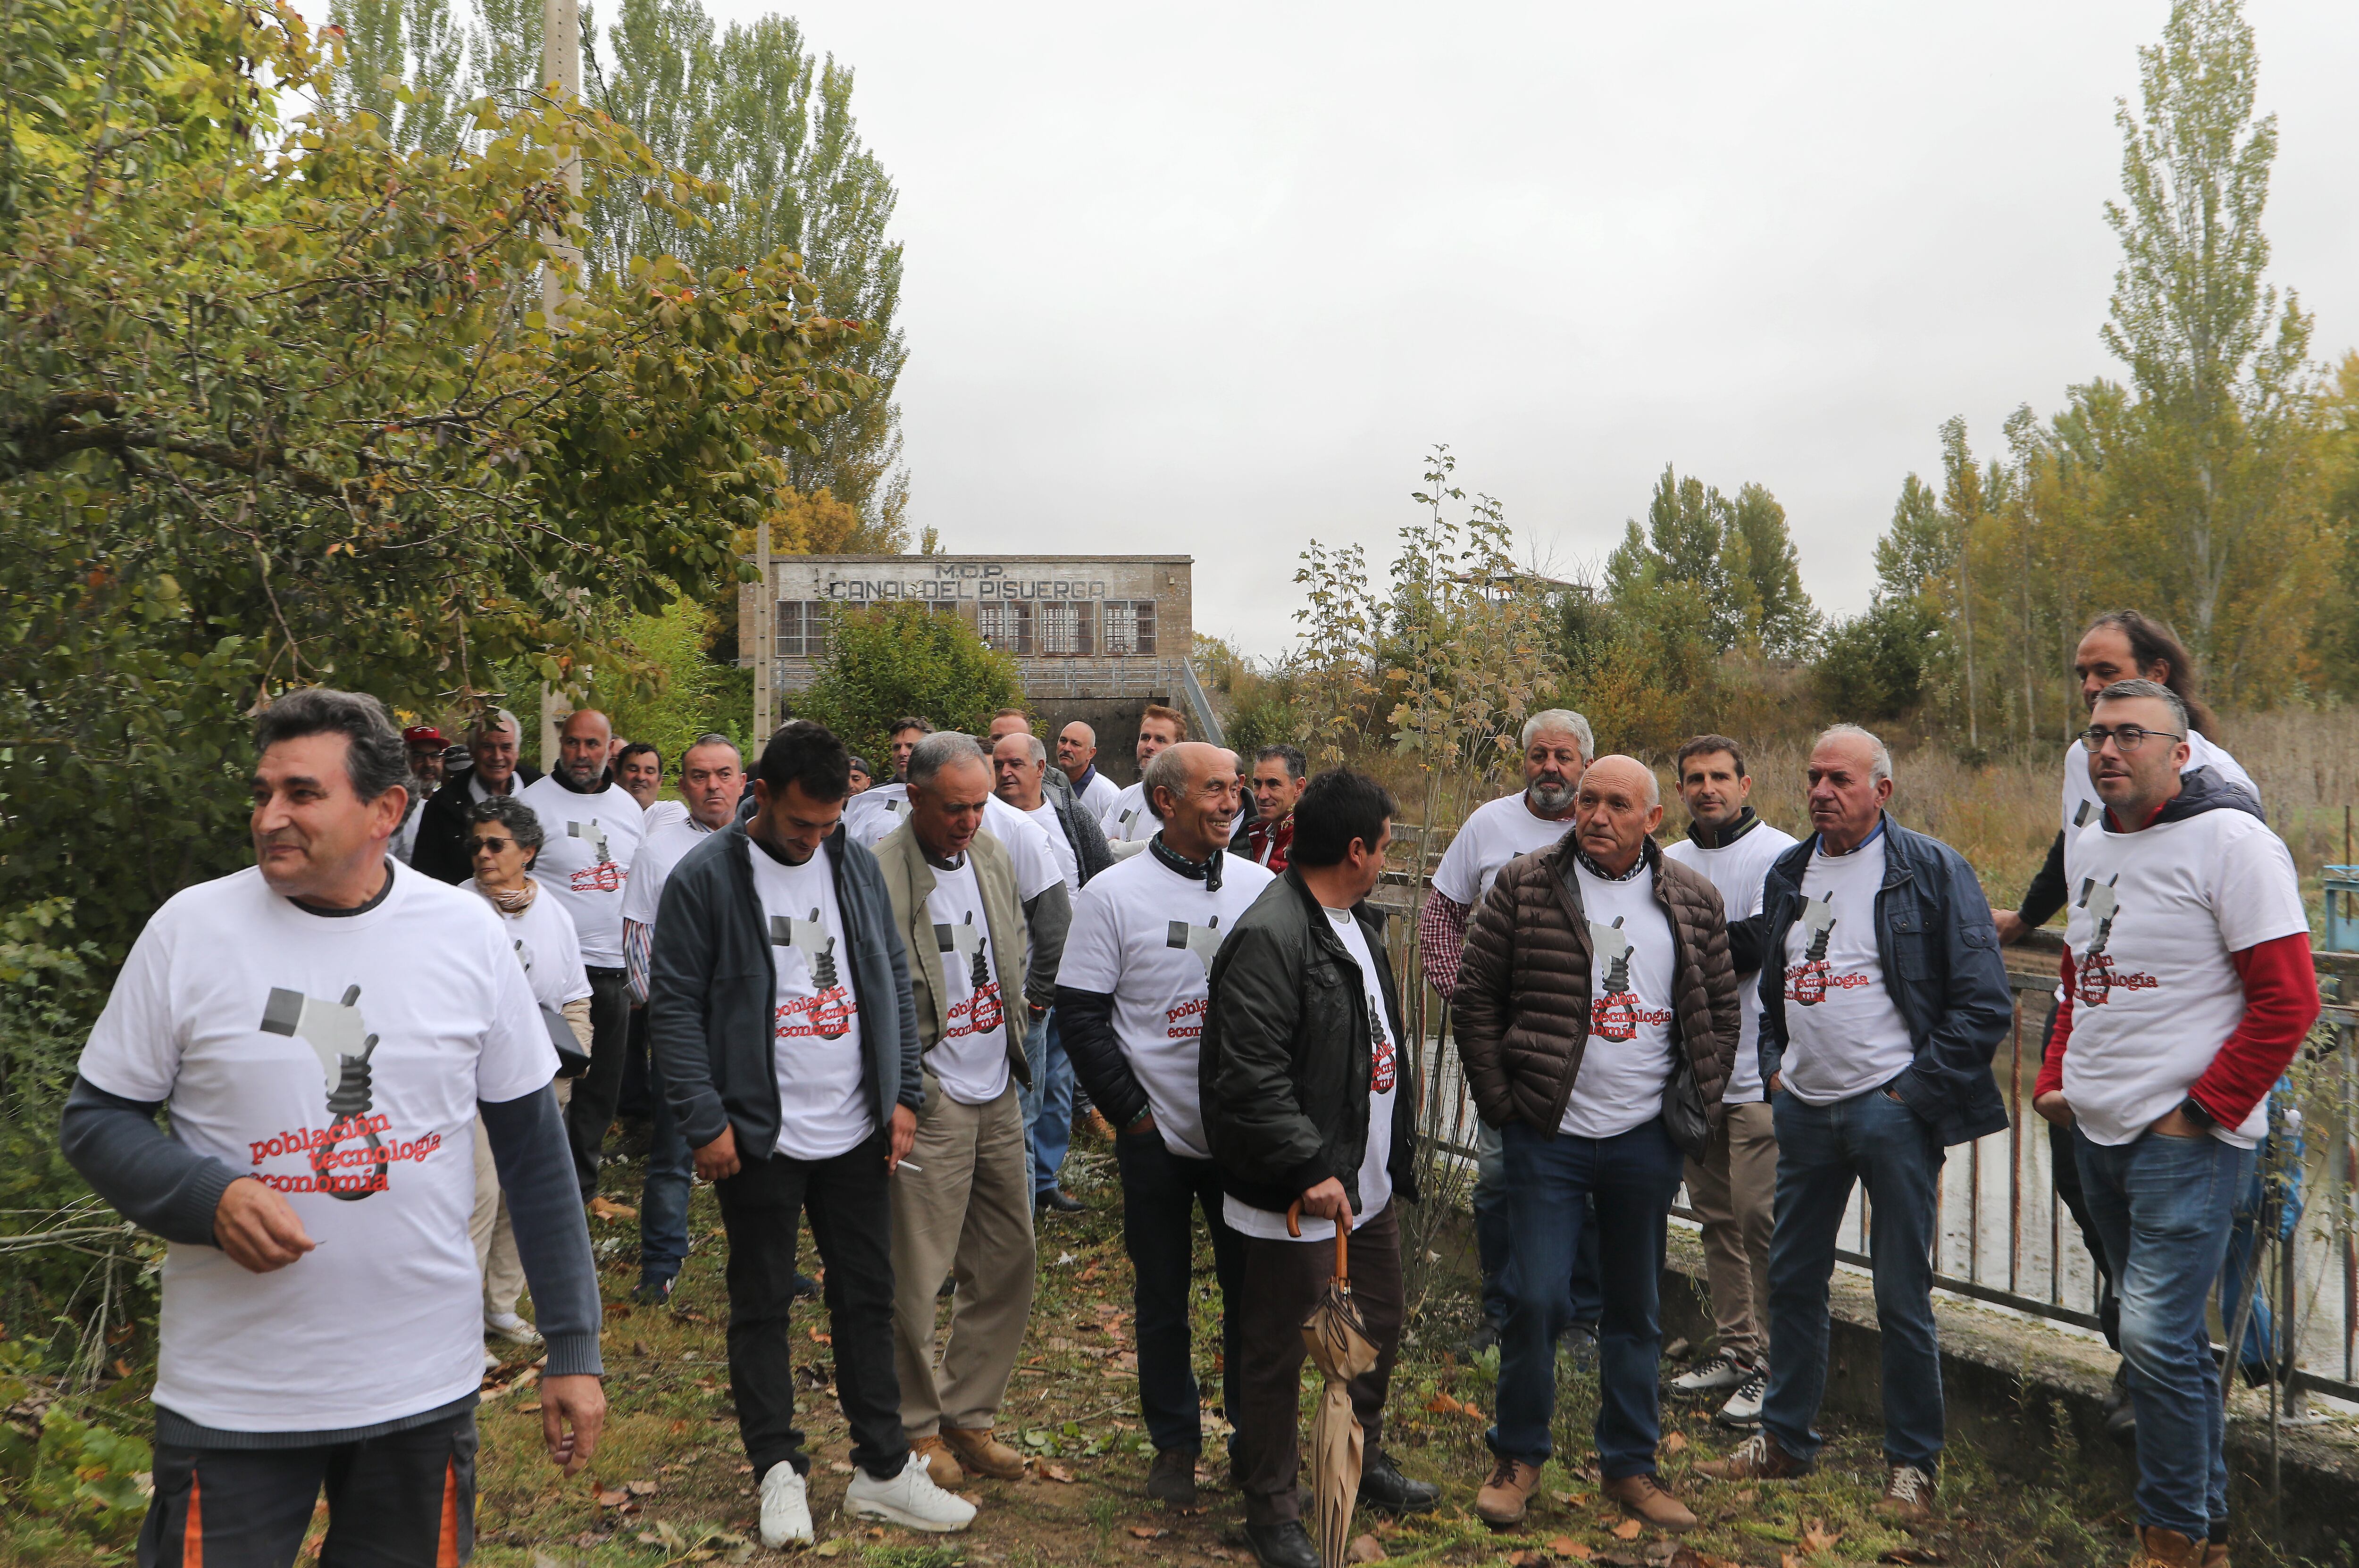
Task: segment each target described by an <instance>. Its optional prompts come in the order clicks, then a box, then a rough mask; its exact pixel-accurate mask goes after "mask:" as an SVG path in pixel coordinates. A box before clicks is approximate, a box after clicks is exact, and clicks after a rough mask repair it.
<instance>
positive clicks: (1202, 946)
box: [1163, 914, 1221, 975]
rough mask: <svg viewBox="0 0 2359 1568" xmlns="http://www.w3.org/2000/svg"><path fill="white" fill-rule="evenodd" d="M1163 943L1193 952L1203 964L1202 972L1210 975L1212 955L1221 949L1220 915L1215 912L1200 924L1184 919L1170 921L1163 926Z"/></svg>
mask: <svg viewBox="0 0 2359 1568" xmlns="http://www.w3.org/2000/svg"><path fill="white" fill-rule="evenodd" d="M1163 945H1164V946H1166V947H1172V948H1180V949H1185V950H1186V951H1188V952H1190V953H1193V954H1194V955H1195V956H1196V961H1197V962H1198V963H1200V964H1201V965H1203V966H1204V973H1205V974H1207V975H1210V974H1211V973H1212V956H1213V955H1214V954H1216V953H1218V952H1219V951H1220V950H1221V917H1220V916H1219V915H1217V914H1216V915H1214V916H1212V919H1210V920H1208V921H1206V922H1205V923H1204V924H1203V925H1190V923H1188V922H1187V921H1185V920H1175V921H1172V922H1171V923H1170V924H1169V925H1167V926H1166V927H1165V928H1164V932H1163Z"/></svg>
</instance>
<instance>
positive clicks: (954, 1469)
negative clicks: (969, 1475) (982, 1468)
mask: <svg viewBox="0 0 2359 1568" xmlns="http://www.w3.org/2000/svg"><path fill="white" fill-rule="evenodd" d="M909 1449H910V1452H912V1453H914V1454H917V1455H918V1457H919V1458H920V1459H923V1460H924V1461H925V1462H926V1474H927V1475H929V1476H932V1477H933V1481H934V1485H935V1486H937V1487H940V1488H941V1489H942V1490H943V1491H945V1492H947V1491H949V1490H950V1489H951V1487H962V1486H964V1485H966V1472H965V1471H964V1470H962V1469H961V1468H960V1467H959V1462H958V1455H957V1454H952V1453H951V1451H950V1450H949V1449H948V1448H946V1447H944V1446H943V1444H942V1440H941V1439H940V1437H939V1436H937V1437H919V1438H912V1439H911V1440H910V1442H909Z"/></svg>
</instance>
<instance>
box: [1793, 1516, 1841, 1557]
mask: <svg viewBox="0 0 2359 1568" xmlns="http://www.w3.org/2000/svg"><path fill="white" fill-rule="evenodd" d="M1842 1539H1843V1537H1842V1536H1841V1535H1840V1534H1838V1533H1836V1532H1834V1531H1832V1530H1828V1529H1827V1525H1826V1521H1825V1520H1824V1519H1812V1520H1811V1521H1810V1523H1808V1524H1806V1525H1804V1526H1803V1527H1802V1551H1803V1552H1804V1553H1805V1554H1806V1555H1807V1554H1809V1553H1812V1552H1825V1551H1827V1550H1828V1549H1830V1548H1831V1547H1832V1546H1833V1545H1834V1543H1835V1542H1836V1541H1841V1540H1842Z"/></svg>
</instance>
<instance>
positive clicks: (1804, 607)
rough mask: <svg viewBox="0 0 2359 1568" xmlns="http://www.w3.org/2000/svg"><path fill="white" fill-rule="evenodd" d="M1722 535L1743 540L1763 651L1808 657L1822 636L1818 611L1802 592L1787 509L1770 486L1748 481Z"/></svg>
mask: <svg viewBox="0 0 2359 1568" xmlns="http://www.w3.org/2000/svg"><path fill="white" fill-rule="evenodd" d="M1723 531H1724V532H1733V533H1734V535H1735V536H1736V537H1737V538H1739V539H1741V540H1743V541H1744V545H1745V570H1746V572H1747V574H1748V575H1749V576H1750V577H1751V578H1752V579H1753V581H1752V586H1753V602H1754V604H1755V606H1756V622H1755V624H1754V627H1753V634H1754V636H1755V637H1756V639H1757V640H1758V641H1759V643H1760V644H1761V651H1762V652H1763V653H1765V654H1770V655H1772V656H1774V657H1778V658H1796V657H1799V656H1800V655H1801V654H1805V653H1808V652H1809V651H1810V645H1811V643H1813V642H1814V641H1816V639H1817V637H1818V634H1819V611H1818V609H1817V607H1816V606H1815V605H1813V604H1811V602H1810V594H1809V593H1807V592H1805V591H1804V590H1803V588H1802V563H1801V557H1799V556H1798V555H1797V554H1796V553H1795V550H1794V538H1793V535H1792V534H1791V533H1789V532H1788V529H1787V526H1786V509H1785V508H1784V507H1783V506H1780V505H1779V504H1777V497H1776V496H1774V495H1772V494H1770V493H1769V489H1768V487H1767V485H1763V484H1757V483H1753V482H1749V481H1748V482H1747V483H1746V484H1745V485H1744V486H1743V487H1742V488H1740V489H1739V490H1738V491H1737V492H1736V497H1735V499H1734V501H1732V502H1730V503H1729V509H1728V516H1727V521H1726V523H1725V524H1724V525H1723Z"/></svg>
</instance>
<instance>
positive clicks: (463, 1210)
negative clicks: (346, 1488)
mask: <svg viewBox="0 0 2359 1568" xmlns="http://www.w3.org/2000/svg"><path fill="white" fill-rule="evenodd" d="M392 875H393V886H392V887H391V888H390V889H389V890H388V891H387V892H386V895H385V898H384V900H383V901H382V902H381V903H378V904H377V905H376V906H375V908H373V909H369V910H365V911H364V912H361V913H358V914H346V915H320V914H310V913H309V912H308V911H306V910H303V909H300V908H298V907H297V906H296V905H295V904H293V903H290V902H288V900H286V899H284V898H281V897H279V896H278V895H277V893H274V892H271V891H270V887H269V884H268V883H266V882H265V881H263V879H262V873H261V871H258V870H255V869H252V868H249V869H247V870H245V871H238V872H236V873H234V874H233V875H230V876H226V877H223V878H221V879H220V880H218V881H210V882H203V883H200V884H199V885H198V886H196V887H192V888H189V889H187V890H185V891H184V892H179V893H177V894H175V895H174V896H173V897H172V898H171V899H170V900H169V901H168V903H166V904H165V905H164V907H163V908H161V909H159V910H158V911H157V912H156V914H155V917H154V918H153V919H151V920H150V921H148V923H147V929H146V930H145V931H143V932H141V933H140V935H139V940H138V941H137V942H136V943H135V944H133V946H132V949H131V957H130V958H129V960H128V961H127V962H125V965H124V967H123V973H122V974H121V976H120V977H118V978H117V979H116V980H115V983H114V994H113V995H111V996H110V997H109V998H108V999H107V1003H106V1011H104V1012H103V1013H102V1014H101V1015H100V1017H99V1020H98V1024H97V1026H96V1027H95V1028H93V1029H92V1031H91V1035H90V1043H89V1044H88V1045H87V1046H85V1047H84V1048H83V1051H82V1061H81V1065H80V1071H81V1073H82V1076H83V1077H85V1078H88V1079H89V1080H90V1081H91V1082H92V1084H95V1085H96V1086H97V1087H100V1088H102V1089H104V1090H106V1091H107V1092H108V1093H109V1094H116V1095H122V1096H125V1098H130V1099H136V1100H166V1101H168V1102H169V1103H170V1106H171V1112H172V1136H173V1137H174V1138H175V1139H177V1140H179V1141H180V1142H181V1143H183V1144H185V1145H187V1146H188V1147H189V1148H190V1149H191V1150H193V1151H195V1152H197V1153H199V1154H203V1155H209V1156H211V1157H212V1158H214V1159H217V1160H220V1161H221V1162H223V1163H224V1164H226V1165H228V1166H229V1167H230V1168H231V1169H232V1170H234V1171H235V1172H237V1173H239V1174H240V1175H253V1176H258V1177H260V1178H261V1179H262V1180H263V1181H265V1182H266V1183H268V1184H270V1185H271V1186H272V1187H274V1188H276V1189H277V1190H278V1191H279V1192H280V1193H282V1194H284V1195H286V1198H287V1201H288V1203H289V1204H290V1205H292V1206H294V1210H295V1213H296V1216H297V1217H299V1219H300V1220H301V1221H302V1222H303V1228H304V1229H305V1230H306V1231H308V1232H309V1233H310V1236H311V1237H312V1238H313V1239H315V1240H317V1241H319V1242H320V1243H321V1247H320V1248H319V1249H318V1250H317V1251H314V1252H310V1253H308V1254H306V1255H305V1256H304V1257H303V1258H301V1259H300V1260H298V1261H296V1262H294V1263H291V1264H289V1265H288V1267H286V1268H284V1269H278V1270H275V1271H272V1272H270V1273H267V1274H250V1273H248V1272H246V1271H245V1270H244V1269H242V1268H240V1267H239V1266H238V1265H237V1264H236V1263H234V1262H233V1261H231V1260H230V1256H229V1254H228V1253H226V1252H223V1251H222V1250H221V1249H218V1248H214V1247H185V1246H182V1245H180V1244H179V1243H178V1242H175V1243H173V1244H172V1245H171V1247H170V1248H169V1249H168V1251H167V1253H166V1255H165V1259H164V1310H163V1325H162V1340H163V1344H162V1352H161V1355H160V1357H159V1358H158V1371H157V1378H156V1392H155V1400H156V1402H157V1403H158V1404H159V1405H162V1406H164V1407H166V1408H168V1409H169V1410H171V1411H175V1412H176V1413H178V1414H179V1415H181V1416H183V1417H185V1418H187V1419H188V1420H190V1421H192V1422H197V1423H199V1424H200V1425H202V1426H210V1427H215V1428H219V1429H221V1430H223V1431H225V1432H316V1431H321V1430H332V1429H333V1430H341V1429H344V1428H349V1427H360V1426H375V1425H377V1424H379V1423H381V1422H389V1421H397V1420H399V1419H400V1418H402V1417H404V1416H409V1415H416V1414H418V1413H419V1412H421V1411H429V1410H434V1409H436V1408H438V1407H440V1406H442V1405H447V1404H450V1403H451V1402H452V1401H453V1400H460V1399H463V1398H465V1397H466V1396H467V1395H468V1394H470V1393H472V1392H473V1390H474V1389H475V1386H476V1385H477V1383H478V1382H480V1381H481V1380H482V1378H483V1370H484V1346H483V1310H484V1309H483V1283H482V1280H481V1279H480V1277H479V1276H478V1274H477V1273H476V1270H475V1249H474V1247H473V1244H472V1243H471V1242H470V1241H469V1240H468V1239H467V1220H468V1217H469V1216H470V1214H471V1213H472V1212H473V1208H474V1203H475V1135H474V1121H475V1108H476V1103H477V1102H478V1101H490V1102H492V1103H495V1104H496V1103H498V1102H500V1101H503V1100H512V1099H516V1098H519V1097H520V1096H524V1095H527V1094H531V1093H533V1092H534V1091H536V1090H538V1089H541V1088H545V1087H548V1085H549V1079H550V1078H552V1077H553V1076H556V1073H557V1053H556V1052H555V1050H554V1049H552V1048H551V1046H550V1045H549V1032H548V1030H547V1028H546V1027H545V1026H544V1025H543V1024H542V1022H541V1019H540V1010H539V1008H538V1006H537V1005H536V1004H535V1003H534V1000H533V992H532V988H531V987H530V986H529V985H528V984H527V983H526V979H525V972H524V970H523V968H521V967H520V966H519V965H518V964H517V963H516V954H515V950H514V948H513V947H512V946H511V945H510V943H511V937H510V935H509V931H508V929H507V928H506V927H504V926H503V925H502V924H501V922H500V920H499V919H498V918H497V917H496V916H495V915H494V914H493V913H492V911H491V908H490V906H489V905H487V904H486V903H484V901H483V900H482V899H481V898H479V897H477V896H476V895H475V894H473V893H472V892H467V891H466V890H465V889H463V888H457V887H448V886H445V885H444V884H443V883H441V882H439V881H435V880H434V879H433V878H431V877H427V876H421V875H419V873H418V872H416V871H411V870H410V869H409V868H408V867H407V866H402V865H398V864H395V865H393V867H392ZM536 903H538V901H536ZM363 1064H365V1065H364V1066H363ZM331 1098H334V1099H335V1101H336V1103H337V1109H335V1110H334V1111H331V1110H330V1108H329V1102H330V1100H331ZM331 1140H333V1141H331ZM323 1182H325V1183H332V1184H335V1187H336V1189H337V1190H334V1191H321V1190H319V1189H320V1188H321V1185H322V1184H323Z"/></svg>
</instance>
